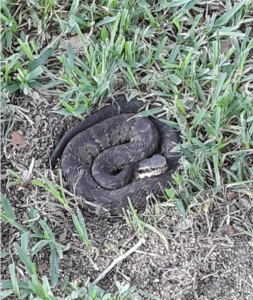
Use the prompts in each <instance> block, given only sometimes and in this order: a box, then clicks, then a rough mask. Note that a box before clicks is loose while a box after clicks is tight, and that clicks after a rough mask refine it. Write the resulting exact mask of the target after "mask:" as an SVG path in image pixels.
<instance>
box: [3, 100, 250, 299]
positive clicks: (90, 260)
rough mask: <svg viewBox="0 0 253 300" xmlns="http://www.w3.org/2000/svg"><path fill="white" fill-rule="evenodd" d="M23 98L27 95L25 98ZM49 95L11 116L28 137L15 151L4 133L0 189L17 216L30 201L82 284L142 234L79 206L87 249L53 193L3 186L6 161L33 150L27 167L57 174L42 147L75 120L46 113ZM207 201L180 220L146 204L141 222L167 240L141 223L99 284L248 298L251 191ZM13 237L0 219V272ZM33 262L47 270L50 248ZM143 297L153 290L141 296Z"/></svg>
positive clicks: (163, 294) (162, 294)
mask: <svg viewBox="0 0 253 300" xmlns="http://www.w3.org/2000/svg"><path fill="white" fill-rule="evenodd" d="M22 100H23V99H22ZM26 101H28V103H29V102H30V101H32V100H31V99H28V98H27V99H26ZM50 102H51V103H50V104H49V101H43V102H41V103H39V104H38V105H34V103H33V105H31V106H29V105H27V107H28V108H29V114H27V115H26V118H20V119H19V120H17V121H16V127H15V130H22V132H21V131H20V133H22V135H24V136H25V137H26V139H27V141H29V143H28V144H27V146H26V147H25V148H23V149H22V150H21V151H20V152H18V151H17V150H15V149H14V147H13V145H12V143H11V140H10V139H3V141H2V145H3V154H4V155H2V175H3V176H2V192H4V193H5V194H6V195H7V196H8V198H9V199H11V203H12V205H13V207H14V209H15V214H16V215H17V218H18V220H19V221H20V223H21V224H22V223H23V222H24V213H25V212H27V213H29V209H30V206H32V205H33V206H34V207H35V208H36V209H37V210H38V212H39V214H40V217H41V218H42V219H44V220H47V224H48V225H49V227H50V228H51V229H52V231H53V232H54V234H55V236H56V239H57V241H58V242H59V243H61V244H62V245H64V246H66V248H67V250H66V251H64V252H63V253H64V255H63V259H61V260H60V266H59V277H60V278H61V279H62V278H64V276H66V275H68V276H69V279H70V281H74V280H78V282H79V284H80V285H81V286H82V285H84V284H85V283H86V282H87V281H88V280H89V281H90V282H93V281H94V280H95V279H96V278H97V277H98V275H99V274H100V273H101V272H102V271H103V270H104V269H106V268H107V267H108V265H109V264H110V263H111V262H112V261H113V260H114V259H115V258H116V257H117V256H118V255H120V254H123V253H124V252H126V251H127V250H128V249H130V248H131V247H133V246H134V244H136V243H137V242H138V240H139V239H140V238H141V235H140V233H139V231H138V229H137V228H136V225H135V224H134V223H133V224H132V225H130V224H127V223H126V220H125V219H124V218H107V217H103V216H102V217H101V216H96V215H94V214H89V213H87V212H85V211H84V212H83V214H84V219H85V224H86V228H87V232H88V237H89V239H90V241H91V245H92V248H94V250H93V253H92V254H89V253H88V252H87V250H86V247H85V245H84V244H83V243H82V241H81V240H80V237H78V236H77V235H76V234H75V233H76V230H75V228H74V226H73V222H72V219H71V218H70V216H69V214H67V213H66V211H64V209H61V208H59V207H58V206H54V205H53V203H54V202H56V201H55V199H54V198H53V197H52V196H51V195H50V194H49V193H48V192H45V191H43V190H40V189H38V190H35V189H34V186H28V187H25V188H22V187H18V186H15V187H11V188H9V189H7V188H6V183H7V180H6V177H4V174H6V170H7V168H9V169H10V168H12V167H13V166H16V168H18V166H20V171H22V170H23V168H24V169H25V168H27V169H28V168H29V163H30V161H31V158H32V157H34V158H35V166H34V169H37V168H40V170H42V172H43V173H44V174H47V176H48V178H50V177H52V178H54V180H56V181H58V179H57V170H54V174H55V175H56V176H54V175H53V174H52V173H51V171H50V169H49V155H50V153H51V151H52V150H51V149H53V147H54V146H55V144H56V143H57V141H58V139H59V137H60V136H61V135H62V134H63V133H64V132H65V131H66V130H67V129H68V128H69V127H72V126H73V125H74V124H76V123H77V121H76V120H75V119H74V118H69V117H66V118H62V116H60V115H55V114H53V113H47V112H48V111H50V108H51V107H53V105H54V100H53V99H52V100H51V101H50ZM18 104H19V103H17V105H18ZM38 115H39V116H40V117H41V121H40V124H39V126H38V129H35V128H34V125H31V123H32V122H35V119H36V116H38ZM31 121H32V122H31ZM7 122H8V120H6V122H5V123H7ZM5 123H4V124H5ZM3 128H4V126H3ZM5 154H6V155H8V159H7V157H6V156H5ZM8 179H9V178H8ZM210 197H212V196H211V195H210ZM206 203H209V205H210V206H209V205H208V206H207V211H206V212H205V207H203V205H200V204H198V202H195V203H191V208H190V213H189V214H187V217H186V219H185V220H184V219H183V218H182V216H181V215H180V213H179V212H178V210H177V209H176V208H175V207H173V206H172V207H166V206H165V207H162V206H160V205H159V204H156V205H155V206H151V207H150V210H149V211H147V212H146V215H147V216H148V217H147V219H148V223H150V224H156V227H157V228H159V229H161V230H162V232H163V233H164V235H165V236H166V239H167V241H168V245H167V248H166V245H165V244H164V242H163V240H162V239H161V238H160V237H159V236H158V235H157V234H156V233H154V232H152V231H149V230H145V237H146V243H145V245H142V246H141V247H140V248H139V249H138V250H137V251H135V253H133V254H132V255H130V256H129V257H127V258H126V259H125V260H124V261H122V262H120V263H119V264H118V265H117V266H116V268H114V269H113V270H112V271H111V272H110V273H109V274H107V276H106V277H105V278H104V279H103V280H102V281H101V282H99V284H98V285H99V286H100V287H101V288H103V289H104V290H106V291H108V292H115V291H116V290H117V289H116V285H115V282H116V281H119V282H127V283H130V285H131V286H136V287H137V290H142V291H143V292H146V293H150V294H152V295H156V296H158V297H159V298H158V299H178V300H179V299H187V300H188V299H247V300H248V299H253V281H252V279H253V277H252V275H253V271H252V267H253V252H252V247H253V245H252V241H251V239H250V237H248V236H247V235H246V234H245V231H246V228H245V225H244V222H245V220H250V218H251V219H252V217H253V216H252V215H253V209H252V208H251V209H250V207H251V206H252V205H251V204H250V198H249V197H248V196H247V195H245V194H240V193H232V194H231V193H230V194H228V195H227V199H221V198H220V199H219V198H216V199H212V198H211V199H206ZM144 215H145V214H144ZM14 243H20V233H18V232H17V231H16V230H15V229H13V228H12V227H11V226H9V225H8V224H2V247H3V248H5V249H6V250H7V249H8V251H9V252H10V253H12V256H10V257H8V259H5V260H2V272H1V273H2V280H3V279H8V278H9V271H8V265H9V264H10V262H11V260H14V261H16V260H17V261H18V257H17V255H16V254H15V251H14V248H13V245H14ZM74 247H75V248H74ZM76 248H81V249H83V252H82V251H80V250H78V249H76ZM35 262H36V265H37V270H38V273H39V275H41V276H42V275H45V274H47V275H48V276H49V277H50V274H49V266H50V249H46V248H45V249H44V250H43V252H41V253H39V255H38V256H36V258H35ZM18 265H19V267H20V272H21V271H23V272H24V271H25V270H24V269H23V267H22V266H21V265H20V263H19V264H18ZM21 274H22V273H21ZM10 299H11V298H10ZM142 299H152V298H151V296H148V297H145V296H142Z"/></svg>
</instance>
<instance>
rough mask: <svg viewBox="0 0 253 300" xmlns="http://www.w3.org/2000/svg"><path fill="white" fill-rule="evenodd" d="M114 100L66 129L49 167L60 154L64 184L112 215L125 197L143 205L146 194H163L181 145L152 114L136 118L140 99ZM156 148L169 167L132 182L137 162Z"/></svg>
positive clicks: (118, 211)
mask: <svg viewBox="0 0 253 300" xmlns="http://www.w3.org/2000/svg"><path fill="white" fill-rule="evenodd" d="M116 100H117V103H114V104H112V105H107V106H104V107H103V108H102V109H100V110H98V111H96V112H95V113H94V114H93V115H91V116H90V117H88V118H87V119H86V120H85V121H83V122H81V123H80V124H78V125H77V126H76V127H75V128H73V129H72V130H70V131H69V132H68V133H66V134H65V135H64V136H63V138H62V139H61V141H60V142H59V143H58V145H57V147H56V149H55V150H54V151H53V154H52V155H51V165H52V167H54V165H55V164H56V161H57V159H58V158H60V157H61V155H62V172H63V175H64V177H65V180H66V182H67V185H68V188H69V189H70V190H71V191H72V192H74V194H75V195H77V196H80V197H82V198H84V199H85V200H87V201H88V202H92V203H95V204H98V205H101V206H102V207H103V208H106V209H107V210H108V211H109V212H110V214H111V215H119V214H121V213H122V208H126V207H128V197H129V198H130V200H131V202H132V204H133V206H134V207H135V208H136V209H142V208H144V207H145V205H146V197H147V196H148V195H150V194H151V193H152V194H153V195H156V196H157V195H161V194H162V191H163V189H164V188H165V187H167V186H168V181H169V180H171V174H172V172H173V171H175V169H176V167H177V165H178V159H179V153H177V152H172V148H174V146H175V144H177V143H179V135H178V133H177V132H176V131H175V130H174V129H173V128H172V127H170V126H169V125H167V124H166V123H165V122H161V121H160V120H158V119H156V118H154V117H149V118H140V117H135V114H137V113H139V111H140V109H141V108H142V106H143V103H142V102H141V101H140V100H132V101H130V102H127V101H126V99H125V97H124V96H123V95H121V96H118V97H117V98H116ZM137 133H138V134H137ZM117 145H118V146H117ZM157 152H158V153H161V154H162V155H163V156H164V157H165V159H166V161H167V164H168V166H169V169H168V171H166V172H165V173H163V174H160V175H158V176H155V177H150V178H143V179H138V180H136V181H133V169H135V168H136V164H137V163H138V162H140V161H141V160H142V159H144V158H145V157H151V156H152V155H153V154H155V153H157ZM127 164H130V165H129V166H127ZM117 170H118V171H117ZM117 172H118V174H117V175H115V173H117ZM94 177H95V178H94ZM125 180H126V182H125Z"/></svg>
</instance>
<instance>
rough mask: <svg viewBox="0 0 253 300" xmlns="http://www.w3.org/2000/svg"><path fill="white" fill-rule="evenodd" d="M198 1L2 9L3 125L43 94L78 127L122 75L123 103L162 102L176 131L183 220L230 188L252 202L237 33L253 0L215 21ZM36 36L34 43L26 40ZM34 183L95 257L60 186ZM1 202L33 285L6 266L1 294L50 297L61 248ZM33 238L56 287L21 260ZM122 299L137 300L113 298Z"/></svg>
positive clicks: (176, 192) (10, 4) (245, 47)
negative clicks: (26, 100)
mask: <svg viewBox="0 0 253 300" xmlns="http://www.w3.org/2000/svg"><path fill="white" fill-rule="evenodd" d="M198 2H199V1H189V0H182V1H173V2H171V1H166V0H161V1H157V2H155V1H154V2H153V3H154V5H153V6H152V5H150V4H148V3H147V2H146V1H135V2H134V1H123V0H101V1H96V2H95V1H93V2H91V1H90V2H87V1H80V2H79V1H70V2H66V3H64V2H59V3H58V4H56V1H52V0H44V1H36V0H33V1H32V0H27V1H26V2H24V3H23V4H20V3H17V2H15V1H12V0H9V1H1V5H2V12H1V43H2V48H1V62H2V63H1V77H2V84H1V104H2V113H3V117H5V116H8V115H9V113H10V112H12V113H15V111H16V110H17V109H19V108H18V107H16V106H15V105H14V104H13V102H12V99H13V96H15V94H16V93H19V92H21V93H22V94H24V95H31V94H32V92H33V91H34V90H35V89H40V88H43V89H46V90H48V91H50V93H52V94H54V95H55V96H57V97H58V98H59V101H60V102H61V104H62V108H61V109H60V110H58V111H57V113H59V114H62V115H74V116H75V117H77V118H79V119H82V118H83V117H82V114H83V113H84V112H89V109H90V108H91V107H92V105H94V104H96V103H98V102H99V101H100V100H101V99H102V97H103V96H104V95H106V94H109V95H112V94H113V93H114V92H115V91H116V90H117V89H118V87H119V82H118V78H121V79H122V80H123V82H124V84H125V85H127V86H128V94H127V96H128V99H132V98H133V97H135V96H139V97H140V98H145V99H151V98H155V99H156V101H158V102H160V103H161V104H163V107H164V110H165V109H166V111H167V114H168V121H167V123H168V124H170V125H172V126H173V127H175V128H177V129H179V130H180V132H181V138H182V143H181V145H180V146H178V148H179V149H180V151H181V152H182V154H183V158H182V164H181V168H180V170H179V172H177V173H175V174H174V176H173V179H174V183H175V187H174V189H170V190H167V191H166V193H167V196H168V203H174V204H175V205H176V206H177V208H178V209H179V211H180V212H181V214H182V215H184V214H185V213H187V207H188V206H189V204H191V203H192V202H193V201H198V202H199V203H202V202H205V201H206V199H208V198H209V197H214V198H215V197H216V195H219V197H223V198H224V199H226V195H227V193H228V192H232V191H235V192H244V193H248V195H250V197H252V189H253V165H252V163H250V162H249V161H250V160H249V158H250V155H252V150H251V149H252V147H253V117H252V111H253V94H252V91H253V89H252V80H253V72H252V64H253V60H252V59H250V58H249V57H248V54H249V51H250V49H252V46H253V39H252V37H251V38H250V37H249V31H250V28H248V29H247V30H246V32H245V33H243V32H242V31H241V30H240V26H242V25H243V24H245V25H247V23H250V22H252V21H253V14H252V11H253V7H252V3H251V2H252V1H250V0H248V1H247V0H244V1H240V2H236V3H235V2H234V1H217V2H220V3H222V4H223V5H224V7H225V10H224V9H222V11H217V10H216V11H215V13H216V14H214V13H212V14H210V15H206V14H205V7H206V5H205V4H204V3H203V1H202V2H201V3H202V6H201V5H199V4H198ZM150 3H151V2H150ZM27 5H28V6H27ZM27 7H28V8H29V9H27ZM28 24H29V26H28ZM52 29H54V30H55V32H56V39H55V40H53V41H51V42H50V43H49V44H47V43H45V41H46V34H47V33H49V32H50V30H52ZM32 30H33V31H34V30H35V31H36V36H35V37H31V36H30V33H31V31H32ZM83 33H85V34H86V35H85V36H84V35H83ZM70 34H72V35H77V36H78V37H79V39H80V41H81V43H82V48H81V49H80V50H79V51H77V50H75V49H73V48H72V47H71V45H70V44H68V45H67V49H66V50H64V51H63V50H61V48H60V44H61V42H62V41H64V40H68V39H69V37H70ZM231 37H233V38H231ZM228 40H229V41H230V42H231V46H230V47H229V49H228V50H225V51H224V49H223V47H222V43H223V41H228ZM49 59H50V60H54V61H55V64H51V63H50V62H49ZM55 65H57V67H55ZM55 87H57V90H58V92H55ZM59 91H61V93H60V92H59ZM20 109H22V107H20ZM9 174H10V176H14V177H15V181H12V182H11V183H10V185H12V186H14V185H19V184H20V183H21V182H22V178H21V176H20V175H19V174H18V173H17V172H16V170H15V171H12V170H9ZM38 174H39V176H40V177H41V178H42V179H43V181H44V183H41V182H40V181H38V180H34V181H33V183H34V184H36V185H38V186H40V187H43V188H46V189H47V190H48V191H49V192H50V193H52V194H53V195H54V196H55V197H56V198H58V200H59V201H60V203H61V205H63V207H64V208H65V209H67V211H68V212H69V213H70V214H71V215H72V219H73V222H74V224H75V226H76V230H77V232H78V234H79V236H80V238H81V239H82V241H83V242H84V243H85V244H86V246H87V247H88V249H89V250H91V249H90V244H89V240H88V237H87V233H86V230H85V225H84V222H83V220H82V217H81V214H80V213H79V214H78V213H77V215H76V214H75V213H73V212H72V210H71V208H70V207H69V205H68V202H67V200H66V197H65V194H64V189H63V186H62V182H60V188H59V190H57V189H56V188H55V187H54V185H52V183H51V182H50V181H49V180H48V179H47V178H46V177H45V176H44V175H43V174H42V173H41V172H40V173H38ZM60 178H61V174H60ZM2 204H3V206H4V212H2V214H1V216H2V219H3V220H4V221H6V222H9V223H10V224H11V225H12V226H14V227H16V228H17V229H18V230H19V231H21V232H23V234H22V236H23V241H24V244H23V246H22V245H21V247H19V248H17V251H18V253H19V256H20V258H21V257H23V260H22V258H21V260H22V262H23V263H24V264H25V265H26V264H27V265H26V266H27V268H28V266H29V270H30V271H29V275H30V279H28V281H27V282H25V283H24V282H17V279H16V277H15V266H14V264H11V265H10V269H9V271H10V277H11V283H8V284H7V285H6V286H4V288H6V289H7V290H6V291H4V293H5V295H8V293H15V294H16V295H17V297H19V299H21V298H20V297H21V296H20V295H21V294H22V293H28V291H30V292H31V290H32V291H33V293H34V295H37V296H38V295H40V297H41V299H55V298H54V296H53V294H52V293H53V292H52V291H51V286H54V285H56V284H57V282H58V281H57V279H56V278H57V259H58V257H59V256H61V255H62V254H61V248H62V247H61V245H59V244H58V243H57V242H56V240H55V238H54V234H53V233H52V231H51V229H50V228H49V227H48V225H47V224H46V222H44V221H42V220H40V221H39V225H35V224H34V223H31V224H30V228H26V227H24V226H22V225H20V224H19V223H18V222H17V221H16V219H15V216H14V213H13V211H12V209H11V207H10V205H8V201H7V199H6V198H5V197H4V198H3V202H2ZM36 213H37V212H36V210H34V209H33V210H31V216H29V218H31V219H33V218H35V217H36ZM191 213H192V211H191ZM27 218H28V217H27ZM29 218H28V219H29ZM128 221H129V220H128ZM132 221H133V222H134V223H135V224H136V225H137V226H138V227H139V230H140V232H141V233H142V234H145V230H146V228H147V225H149V224H145V222H144V221H145V220H144V221H143V220H141V219H140V218H139V217H138V216H137V215H136V214H135V212H134V211H133V219H131V221H129V224H130V223H131V222H132ZM154 223H155V224H156V221H154ZM149 226H151V225H149ZM151 227H152V226H151ZM246 227H247V231H245V233H246V234H247V235H249V236H250V237H252V236H253V228H252V226H250V225H249V224H248V223H247V226H246ZM42 228H43V230H42ZM149 229H151V230H153V229H152V228H149ZM159 234H160V235H161V237H162V238H163V235H162V233H161V232H160V231H159ZM31 237H32V238H33V239H34V238H35V237H36V239H37V240H36V243H37V244H36V243H35V244H34V247H33V251H35V252H36V251H39V250H41V249H42V248H43V247H44V246H50V248H51V253H52V260H53V261H54V262H55V264H56V265H55V267H56V269H55V272H52V277H51V279H50V283H49V281H48V279H47V278H38V277H37V275H36V268H35V266H34V264H33V263H32V260H30V259H31V258H32V257H31V258H29V257H28V256H26V251H25V249H26V248H27V247H28V246H27V240H28V238H29V239H30V238H31ZM36 245H37V246H36ZM36 247H37V248H36ZM54 276H55V277H54ZM73 287H75V285H74V284H72V288H73ZM35 289H37V291H36V292H35ZM21 290H22V291H21ZM8 291H9V292H8ZM75 292H76V293H79V291H77V290H75V289H74V290H72V291H71V293H74V296H75V295H76V294H75ZM51 294H52V296H50V295H51ZM92 295H94V294H92ZM74 296H73V297H74ZM66 297H67V296H66ZM70 297H71V296H70ZM92 297H93V296H91V298H92ZM108 297H109V296H108ZM117 297H118V298H117ZM129 297H130V296H129ZM66 299H72V298H66ZM73 299H74V298H73ZM92 299H94V298H92ZM103 299H104V298H103ZM105 299H106V298H105ZM108 299H111V298H108ZM115 299H131V298H127V296H126V297H125V298H124V297H122V298H120V296H119V294H118V296H116V298H115Z"/></svg>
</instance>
